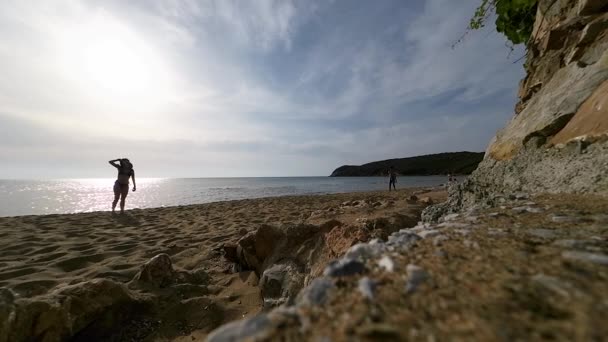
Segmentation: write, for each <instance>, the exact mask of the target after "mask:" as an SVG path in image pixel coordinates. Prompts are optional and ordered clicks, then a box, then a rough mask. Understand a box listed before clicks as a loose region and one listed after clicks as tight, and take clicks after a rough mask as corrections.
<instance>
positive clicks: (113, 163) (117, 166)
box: [108, 159, 120, 169]
mask: <svg viewBox="0 0 608 342" xmlns="http://www.w3.org/2000/svg"><path fill="white" fill-rule="evenodd" d="M119 161H120V159H114V160H110V161H109V162H108V163H110V165H112V166H114V167H115V168H117V169H118V168H119V167H120V164H116V163H117V162H119Z"/></svg>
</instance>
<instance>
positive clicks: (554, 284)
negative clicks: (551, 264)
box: [532, 273, 570, 299]
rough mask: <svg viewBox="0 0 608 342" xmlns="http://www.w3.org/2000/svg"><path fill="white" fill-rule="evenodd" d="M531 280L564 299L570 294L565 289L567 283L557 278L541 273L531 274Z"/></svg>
mask: <svg viewBox="0 0 608 342" xmlns="http://www.w3.org/2000/svg"><path fill="white" fill-rule="evenodd" d="M532 281H534V282H536V283H538V284H540V285H542V286H543V287H544V288H546V289H548V290H549V291H551V292H553V293H555V294H557V295H559V296H561V297H563V298H565V299H568V298H570V294H569V293H568V290H567V288H568V287H569V286H568V284H566V283H565V282H563V281H562V280H560V279H559V278H556V277H551V276H548V275H545V274H542V273H541V274H537V275H535V276H533V277H532Z"/></svg>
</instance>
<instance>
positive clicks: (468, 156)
mask: <svg viewBox="0 0 608 342" xmlns="http://www.w3.org/2000/svg"><path fill="white" fill-rule="evenodd" d="M483 155H484V153H483V152H467V151H465V152H445V153H437V154H427V155H423V156H416V157H408V158H396V159H387V160H381V161H375V162H371V163H367V164H363V165H360V166H357V165H343V166H340V167H339V168H337V169H335V170H334V172H332V173H331V175H330V177H370V176H383V175H386V172H387V170H388V168H389V167H391V166H392V167H394V168H395V169H396V170H397V172H398V173H399V174H401V175H406V176H427V175H442V174H448V173H452V174H470V173H471V172H473V171H474V170H475V169H476V168H477V165H478V164H479V163H480V162H481V161H482V160H483Z"/></svg>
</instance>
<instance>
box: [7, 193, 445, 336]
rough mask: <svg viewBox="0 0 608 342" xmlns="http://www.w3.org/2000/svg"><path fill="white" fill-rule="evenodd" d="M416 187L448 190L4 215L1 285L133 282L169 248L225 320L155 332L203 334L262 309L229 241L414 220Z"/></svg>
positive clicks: (48, 288)
mask: <svg viewBox="0 0 608 342" xmlns="http://www.w3.org/2000/svg"><path fill="white" fill-rule="evenodd" d="M414 192H415V193H417V194H418V196H419V197H420V198H423V197H425V196H427V197H430V198H431V200H434V201H440V200H441V199H443V198H444V197H445V194H444V193H443V192H441V191H439V192H428V191H427V192H425V190H420V189H405V190H399V191H393V192H388V191H384V192H361V193H346V194H333V195H314V196H290V197H276V198H263V199H249V200H239V201H228V202H217V203H210V204H202V205H189V206H179V207H167V208H155V209H141V210H129V211H127V213H125V214H124V215H120V214H111V213H110V212H93V213H82V214H65V215H45V216H20V217H5V218H0V239H1V240H2V242H3V243H2V245H1V246H0V287H6V288H8V289H10V290H11V291H12V292H13V293H14V294H15V295H16V297H18V298H36V297H37V296H38V297H41V296H42V297H44V296H48V295H49V294H51V293H54V292H57V291H60V290H61V288H62V287H65V286H68V285H74V284H78V283H81V282H84V281H89V280H92V279H97V278H103V279H109V280H112V281H115V282H118V283H128V282H129V281H131V280H132V279H133V278H134V277H135V276H136V274H137V273H138V271H139V270H140V268H141V266H142V265H143V264H144V263H146V262H147V261H148V260H150V258H152V257H154V256H156V255H158V254H161V253H165V254H167V255H168V256H170V258H171V261H172V262H173V267H175V269H177V270H183V271H186V272H187V271H191V272H194V271H197V270H203V271H204V272H205V273H206V274H207V275H208V277H209V280H208V281H207V282H206V283H205V285H206V287H207V290H206V293H205V296H204V297H205V298H206V299H207V300H210V301H211V302H213V303H214V305H216V306H217V310H218V311H220V312H221V318H220V319H219V320H218V321H217V322H213V324H210V325H208V326H204V327H202V328H201V326H198V327H196V326H194V327H192V329H189V328H186V329H175V326H172V327H170V328H162V327H161V328H158V329H155V331H154V332H153V334H151V335H150V336H152V335H153V336H155V338H163V339H165V338H166V339H179V338H180V336H189V337H193V338H201V337H203V336H204V335H205V334H206V333H208V332H209V330H210V329H211V328H214V327H215V326H217V325H219V324H221V323H225V322H228V321H232V320H235V319H238V318H243V317H247V316H251V315H254V314H256V313H258V312H259V311H260V310H261V309H262V298H261V295H260V290H259V289H258V287H257V285H258V280H259V279H258V277H257V276H256V274H255V272H253V271H252V270H243V271H241V272H235V270H234V263H233V262H230V261H228V260H227V259H226V258H225V257H224V250H223V248H224V247H225V246H227V245H234V244H236V243H237V241H238V240H239V239H240V238H241V237H242V236H244V235H246V234H248V233H249V232H253V231H255V230H256V229H257V228H258V227H259V226H261V225H265V224H266V225H273V226H277V227H281V226H284V225H288V224H312V225H321V224H323V223H324V222H327V221H330V220H338V221H340V222H341V224H343V225H345V226H349V225H353V226H356V225H359V226H361V225H364V224H365V222H368V221H369V220H373V219H374V218H379V217H391V216H394V215H400V214H401V213H409V214H411V215H410V216H409V217H410V221H412V222H411V225H415V223H416V221H417V217H416V215H418V212H419V210H421V208H422V207H423V206H424V204H420V203H416V204H412V201H411V199H410V200H408V197H409V196H410V195H411V194H412V193H414ZM413 208H416V209H415V210H414V211H412V210H413ZM349 244H350V243H349ZM348 247H350V245H347V246H344V248H348ZM176 324H177V323H176ZM163 329H164V331H163Z"/></svg>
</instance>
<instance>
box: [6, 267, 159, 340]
mask: <svg viewBox="0 0 608 342" xmlns="http://www.w3.org/2000/svg"><path fill="white" fill-rule="evenodd" d="M0 301H3V302H5V303H10V302H12V303H13V304H12V305H11V306H9V311H10V312H12V313H11V314H10V315H9V318H8V320H5V319H3V317H2V316H1V315H2V314H3V313H5V312H6V307H5V306H4V305H2V306H0V318H2V321H0V326H2V328H3V329H2V330H0V340H2V341H64V340H69V339H70V338H72V337H74V336H75V335H78V336H79V337H82V338H83V340H87V339H88V337H95V338H96V339H98V340H105V339H107V338H109V337H111V335H112V334H115V333H117V331H116V330H117V328H118V327H120V326H121V324H122V323H123V322H128V321H129V320H130V319H131V318H132V317H133V316H134V315H137V314H141V313H142V312H145V311H146V310H147V308H148V307H149V305H150V303H148V302H146V299H144V298H140V297H137V296H136V295H135V294H134V293H132V292H131V291H129V289H128V288H127V287H126V286H125V285H124V284H121V283H116V282H114V281H111V280H109V279H94V280H91V281H87V282H82V283H78V284H74V285H69V286H64V287H60V288H57V289H56V290H54V291H53V292H51V293H47V294H45V295H42V296H38V297H34V298H15V297H13V296H11V295H10V294H9V293H7V292H6V291H0Z"/></svg>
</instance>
